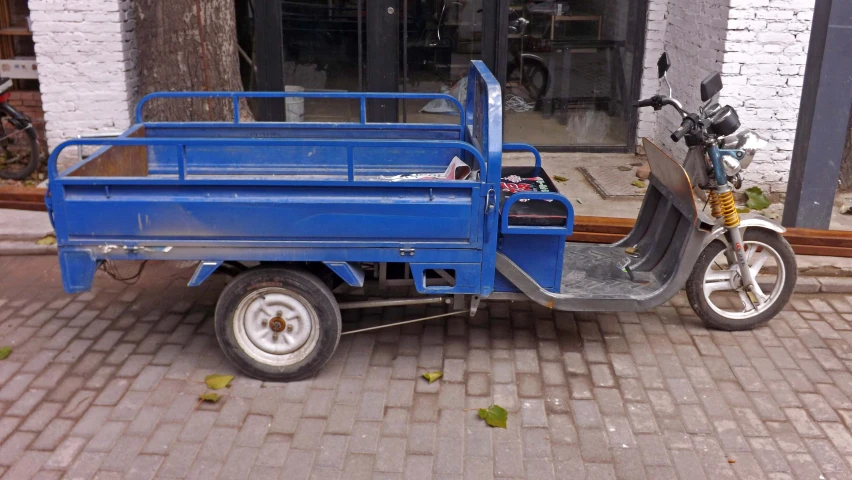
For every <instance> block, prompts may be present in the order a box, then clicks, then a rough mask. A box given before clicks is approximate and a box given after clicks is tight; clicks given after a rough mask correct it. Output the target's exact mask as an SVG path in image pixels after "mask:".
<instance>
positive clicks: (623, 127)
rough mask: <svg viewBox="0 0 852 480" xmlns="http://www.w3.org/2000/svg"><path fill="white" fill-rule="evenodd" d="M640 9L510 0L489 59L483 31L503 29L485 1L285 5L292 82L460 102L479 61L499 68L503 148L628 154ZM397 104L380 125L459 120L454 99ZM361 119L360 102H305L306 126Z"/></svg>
mask: <svg viewBox="0 0 852 480" xmlns="http://www.w3.org/2000/svg"><path fill="white" fill-rule="evenodd" d="M642 3H643V2H631V1H629V0H571V1H563V2H558V1H535V2H533V1H528V0H510V1H509V11H508V12H507V15H508V16H509V18H508V30H507V31H502V32H498V34H499V35H505V39H504V40H505V43H504V44H505V45H507V49H506V51H502V52H498V53H497V57H498V58H496V59H486V58H483V32H487V31H493V30H492V29H493V28H496V27H495V26H488V25H484V24H483V23H484V20H483V19H484V18H486V16H484V15H483V9H484V8H494V6H493V3H490V2H485V1H484V0H293V1H290V0H286V1H283V2H282V17H283V18H282V21H283V34H284V38H283V43H284V45H283V46H284V58H285V78H286V84H287V85H289V86H290V87H289V88H291V89H296V90H299V89H304V90H306V91H345V92H357V91H367V90H373V91H375V90H377V88H376V87H375V84H376V78H379V79H380V80H381V83H382V85H381V87H380V88H379V89H380V90H384V91H394V90H396V91H400V92H423V93H427V92H428V93H438V92H446V93H450V94H452V95H454V96H456V97H458V98H460V99H461V100H463V97H464V93H465V84H464V83H465V82H466V79H467V72H468V68H469V64H470V61H471V60H474V59H483V60H485V61H486V62H488V63H491V62H494V61H503V62H506V65H507V69H506V74H507V77H506V83H505V90H504V92H505V95H504V99H505V109H504V111H505V116H504V124H505V128H504V139H505V141H507V142H526V143H531V144H533V145H536V146H552V147H576V146H580V147H603V148H618V147H623V146H626V145H627V143H628V141H629V140H630V135H629V129H630V127H629V123H630V119H631V118H633V117H632V116H633V114H634V113H633V111H632V108H631V103H632V100H633V99H634V98H635V97H636V94H635V92H633V91H632V89H633V82H632V78H633V73H634V72H633V64H634V62H635V61H636V57H637V55H638V52H640V51H641V48H637V47H639V45H636V43H637V40H636V39H637V38H641V36H637V35H635V33H636V29H637V28H639V27H640V26H639V25H638V23H639V22H638V21H637V18H639V17H641V15H639V13H640V12H639V11H640V8H641V5H640V4H642ZM487 18H492V16H487ZM500 43H502V42H500ZM371 45H372V47H371ZM377 45H378V47H377ZM371 81H372V82H373V84H372V85H373V86H371ZM390 108H391V110H390V112H387V111H384V112H383V113H385V114H387V113H390V114H391V116H390V120H389V119H388V117H387V116H386V115H385V116H384V118H385V119H383V120H378V121H392V118H393V112H394V111H396V112H397V114H398V118H399V120H402V121H407V122H420V123H447V122H453V121H454V120H452V119H450V117H451V116H454V115H455V114H456V112H455V109H454V108H452V106H451V105H449V104H447V103H446V102H435V101H431V102H427V101H425V100H424V101H416V100H407V101H404V102H398V105H396V106H391V107H390ZM385 110H387V109H385ZM288 111H289V110H288ZM358 116H359V104H358V102H357V101H348V100H317V99H306V100H305V102H304V107H303V120H304V121H357V119H358ZM371 121H372V120H371Z"/></svg>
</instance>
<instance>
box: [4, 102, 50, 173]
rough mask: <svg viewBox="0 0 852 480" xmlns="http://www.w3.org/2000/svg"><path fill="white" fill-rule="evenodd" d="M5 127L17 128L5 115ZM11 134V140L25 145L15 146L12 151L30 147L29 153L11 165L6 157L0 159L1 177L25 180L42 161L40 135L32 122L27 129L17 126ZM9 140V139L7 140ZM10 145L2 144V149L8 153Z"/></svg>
mask: <svg viewBox="0 0 852 480" xmlns="http://www.w3.org/2000/svg"><path fill="white" fill-rule="evenodd" d="M3 122H4V125H3V127H4V129H10V128H15V127H14V125H12V124H11V122H10V121H9V117H3ZM7 135H11V136H12V138H11V141H17V142H21V143H22V144H23V145H21V147H23V150H22V149H15V148H13V149H12V151H13V152H14V151H18V152H20V151H25V150H26V149H29V152H30V153H29V154H28V156H27V158H25V159H23V160H22V161H21V163H14V164H10V165H5V164H4V161H5V158H4V159H0V178H3V179H6V180H23V179H25V178H27V177H29V176H30V175H31V174H32V173H33V172H34V171H35V170H36V168H38V164H39V162H40V161H41V154H40V153H39V150H38V135H36V133H35V130H34V129H33V127H32V124H30V127H29V128H27V129H26V130H19V129H17V128H15V132H13V133H11V134H8V133H7ZM7 142H9V140H7ZM8 147H9V145H8V143H7V144H4V145H3V146H2V150H5V151H6V153H7V154H8V153H9V151H10V150H9V148H8Z"/></svg>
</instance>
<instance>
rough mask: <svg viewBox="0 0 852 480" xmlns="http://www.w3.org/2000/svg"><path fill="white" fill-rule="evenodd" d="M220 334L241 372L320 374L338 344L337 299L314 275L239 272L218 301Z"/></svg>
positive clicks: (277, 377) (280, 377)
mask: <svg viewBox="0 0 852 480" xmlns="http://www.w3.org/2000/svg"><path fill="white" fill-rule="evenodd" d="M215 329H216V338H217V339H218V340H219V345H220V346H221V347H222V351H223V352H224V353H225V357H227V358H228V360H230V361H231V363H233V364H234V365H235V366H236V367H237V368H238V369H239V370H240V371H242V372H243V373H245V374H247V375H249V376H251V377H254V378H258V379H260V380H265V381H275V382H287V381H292V380H299V379H302V378H305V377H308V376H310V375H312V374H314V373H316V372H317V371H318V370H319V369H320V368H322V366H323V365H325V363H326V362H327V361H328V360H329V359H330V358H331V356H332V355H333V354H334V351H335V350H336V349H337V344H338V342H339V341H340V333H341V316H340V309H339V308H338V306H337V301H336V300H335V299H334V295H332V293H331V291H330V290H329V289H328V287H327V286H326V285H325V284H324V283H323V282H322V281H321V280H320V279H319V278H317V277H316V276H314V275H312V274H310V273H308V272H305V271H303V270H298V269H290V268H267V267H260V268H255V269H251V270H248V271H246V272H243V273H241V274H239V275H238V276H237V277H236V278H234V280H233V281H232V282H231V283H229V284H228V286H226V287H225V289H224V290H223V291H222V294H221V295H220V297H219V301H218V303H217V304H216V319H215Z"/></svg>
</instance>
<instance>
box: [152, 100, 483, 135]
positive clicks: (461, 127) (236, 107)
mask: <svg viewBox="0 0 852 480" xmlns="http://www.w3.org/2000/svg"><path fill="white" fill-rule="evenodd" d="M158 98H166V99H189V98H198V99H208V98H209V99H213V98H227V99H230V100H231V104H232V105H233V110H234V117H233V123H235V124H239V123H240V100H241V99H244V98H246V99H247V98H323V99H329V98H337V99H355V100H360V104H361V105H360V110H361V114H360V122H350V123H360V124H361V125H367V124H368V123H375V122H368V121H367V100H436V99H439V100H446V101H448V102H450V103H452V104H453V105H455V107H456V108H457V109H458V116H459V118H460V120H459V131H460V132H461V135H464V129H465V126H466V121H467V116H466V115H465V111H464V107H463V106H462V104H461V102H459V101H458V99H457V98H456V97H453V96H452V95H447V94H443V93H384V92H155V93H150V94H148V95H145V96H144V97H142V99H141V100H140V101H139V103H138V104H137V105H136V122H137V123H142V122H143V119H144V116H143V109H144V108H145V104H146V103H148V102H150V101H151V100H154V99H158ZM375 125H377V126H380V125H382V124H381V123H375ZM459 139H460V140H463V139H464V137H463V136H461V137H459Z"/></svg>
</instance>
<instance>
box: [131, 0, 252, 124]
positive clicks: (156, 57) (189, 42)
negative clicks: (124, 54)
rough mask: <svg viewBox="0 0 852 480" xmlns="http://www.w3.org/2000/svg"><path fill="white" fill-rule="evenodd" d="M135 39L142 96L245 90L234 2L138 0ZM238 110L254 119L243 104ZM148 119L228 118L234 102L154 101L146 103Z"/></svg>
mask: <svg viewBox="0 0 852 480" xmlns="http://www.w3.org/2000/svg"><path fill="white" fill-rule="evenodd" d="M238 1H239V0H238ZM199 10H200V15H199ZM136 39H137V42H138V49H139V57H138V71H139V94H140V96H141V95H146V94H148V93H151V92H162V91H241V90H242V89H243V88H242V82H241V80H240V64H239V57H238V56H237V55H238V53H237V32H236V20H235V11H234V0H136ZM240 113H241V117H243V118H244V119H245V118H246V117H247V116H248V118H250V112H249V110H248V108H247V107H246V105H245V102H242V104H241V108H240ZM145 118H146V119H148V120H151V121H164V122H169V121H228V120H231V119H233V105H232V103H231V102H230V101H229V100H226V99H214V100H210V99H204V100H174V99H169V100H155V101H152V102H148V103H147V104H146V107H145Z"/></svg>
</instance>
